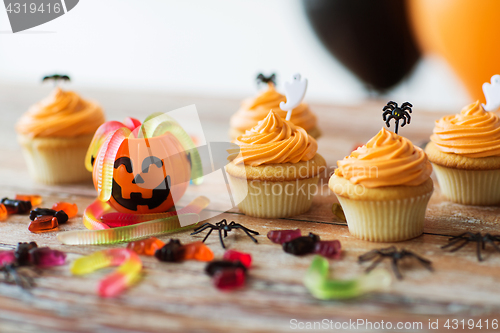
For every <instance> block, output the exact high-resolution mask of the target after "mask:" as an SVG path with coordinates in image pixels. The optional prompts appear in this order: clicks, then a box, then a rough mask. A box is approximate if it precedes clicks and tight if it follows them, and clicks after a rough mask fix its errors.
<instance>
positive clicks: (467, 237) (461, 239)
mask: <svg viewBox="0 0 500 333" xmlns="http://www.w3.org/2000/svg"><path fill="white" fill-rule="evenodd" d="M448 242H449V243H448V244H446V245H443V246H441V248H442V249H445V248H447V247H450V246H453V245H456V246H455V247H454V248H453V249H451V250H450V252H455V251H458V250H460V249H461V248H462V247H464V246H465V245H467V244H468V243H469V242H476V243H477V249H476V253H477V260H478V261H483V260H484V259H483V257H481V249H483V250H484V248H485V246H486V243H490V244H491V245H493V247H494V248H495V250H497V251H498V252H500V247H498V245H497V244H495V242H500V235H490V234H486V235H484V236H483V235H482V234H481V233H480V232H478V233H475V234H474V233H472V232H464V233H463V234H460V235H458V236H453V237H450V238H449V239H448Z"/></svg>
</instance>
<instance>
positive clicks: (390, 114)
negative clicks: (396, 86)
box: [382, 101, 413, 134]
mask: <svg viewBox="0 0 500 333" xmlns="http://www.w3.org/2000/svg"><path fill="white" fill-rule="evenodd" d="M412 107H413V105H411V104H410V103H408V102H404V103H403V104H402V105H401V107H398V103H396V102H393V101H390V102H388V103H387V105H386V106H384V108H383V109H382V111H384V113H383V114H382V115H383V117H384V121H385V124H386V125H387V127H391V125H390V124H389V121H390V120H391V119H393V118H394V119H395V124H396V128H395V130H394V133H396V134H398V129H399V121H400V120H401V119H402V120H403V123H402V124H401V127H404V125H406V123H407V122H408V124H409V123H410V120H411V116H410V113H411V108H412ZM408 112H409V113H408Z"/></svg>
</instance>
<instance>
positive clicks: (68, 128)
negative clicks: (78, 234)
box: [16, 74, 105, 184]
mask: <svg viewBox="0 0 500 333" xmlns="http://www.w3.org/2000/svg"><path fill="white" fill-rule="evenodd" d="M48 80H53V81H54V82H56V84H57V83H58V82H60V81H69V80H70V78H69V77H68V76H67V75H59V74H55V75H51V76H46V77H44V78H43V81H48ZM104 121H105V118H104V113H103V111H102V109H101V107H100V106H99V105H98V104H97V103H95V102H92V101H88V100H85V99H83V98H82V97H81V96H80V95H79V94H77V93H76V92H74V91H66V90H63V89H61V88H60V87H59V86H56V87H55V89H54V90H53V92H52V93H51V94H50V96H49V97H47V98H45V99H44V100H42V101H40V102H38V103H36V104H35V105H33V106H31V108H30V109H29V110H28V112H26V113H25V114H24V115H23V116H22V117H21V119H19V121H18V123H17V125H16V131H17V133H18V141H19V143H20V145H21V147H22V149H23V154H24V157H25V160H26V163H27V164H28V171H29V173H30V175H31V177H32V178H34V179H35V180H36V181H39V182H41V183H45V184H61V183H75V182H81V181H85V180H90V178H91V177H90V174H89V173H88V172H87V171H86V170H85V166H84V159H85V153H86V151H87V148H88V146H89V144H90V142H91V140H92V137H93V135H94V132H95V131H96V129H97V128H98V127H99V126H100V125H101V124H102V123H104Z"/></svg>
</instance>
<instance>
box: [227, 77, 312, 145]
mask: <svg viewBox="0 0 500 333" xmlns="http://www.w3.org/2000/svg"><path fill="white" fill-rule="evenodd" d="M281 102H286V97H285V95H282V94H280V93H279V92H277V91H276V89H275V87H274V83H272V82H269V83H268V84H267V90H265V91H263V92H262V93H261V94H260V95H258V96H257V97H255V98H250V99H246V100H244V101H243V103H242V104H241V107H240V109H239V110H238V111H237V112H236V113H235V114H234V115H233V116H232V117H231V120H230V126H231V129H230V130H229V136H230V137H231V140H234V139H236V138H237V137H239V136H240V135H242V134H244V133H245V131H247V130H249V129H251V128H252V127H254V126H256V125H257V123H258V122H259V121H260V120H262V119H264V118H265V117H266V116H267V114H268V113H269V110H273V111H275V112H276V113H277V114H278V115H279V116H280V117H281V118H283V119H284V118H286V111H283V110H281V109H280V103H281ZM290 121H291V122H292V123H293V124H295V125H297V126H300V127H302V128H303V129H305V130H306V132H307V133H308V134H309V135H310V136H312V137H313V138H315V139H317V138H318V137H319V136H320V135H321V132H320V130H319V129H318V127H317V119H316V116H315V115H314V114H313V113H312V112H311V110H310V109H309V106H308V105H307V104H305V103H301V104H300V105H299V106H298V107H296V108H295V109H293V113H292V117H291V119H290Z"/></svg>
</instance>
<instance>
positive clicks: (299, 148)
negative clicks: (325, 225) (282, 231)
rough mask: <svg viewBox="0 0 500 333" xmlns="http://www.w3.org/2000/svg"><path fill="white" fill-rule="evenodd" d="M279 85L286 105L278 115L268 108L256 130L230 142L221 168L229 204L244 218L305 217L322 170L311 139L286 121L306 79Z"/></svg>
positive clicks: (321, 158)
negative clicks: (225, 176) (231, 148)
mask: <svg viewBox="0 0 500 333" xmlns="http://www.w3.org/2000/svg"><path fill="white" fill-rule="evenodd" d="M285 87H286V93H287V96H286V100H287V102H286V103H284V102H282V103H281V105H280V107H281V108H282V111H281V112H280V113H278V112H277V111H275V110H273V109H271V110H268V113H267V116H266V117H264V118H263V119H262V120H261V121H259V122H258V124H257V125H256V126H254V127H253V128H252V129H250V130H248V131H246V133H245V134H243V135H240V136H239V137H238V138H237V139H236V140H234V141H233V143H235V144H236V145H238V146H239V150H238V151H237V152H236V153H234V154H232V155H231V156H230V159H231V160H232V161H231V162H230V163H229V164H227V165H226V172H227V174H228V175H229V177H228V178H229V183H230V185H231V191H232V193H233V197H234V199H235V202H236V203H237V205H238V208H239V209H240V210H241V211H242V212H243V213H245V214H246V215H249V216H255V217H261V218H282V217H289V216H294V215H299V214H302V213H305V212H306V211H308V210H309V208H310V207H311V202H312V198H313V190H314V189H316V187H317V184H318V180H319V174H320V173H321V172H322V171H323V170H324V168H325V167H326V162H325V160H324V159H323V157H322V156H321V155H319V154H317V153H316V152H317V149H318V144H317V142H316V140H315V139H314V138H313V137H312V136H311V135H309V134H307V132H306V131H305V129H303V128H302V127H299V126H296V125H294V124H293V123H292V122H291V121H290V120H289V119H291V117H293V115H292V112H294V111H293V110H295V108H296V107H297V105H300V103H301V100H302V98H303V97H304V94H305V92H306V89H307V80H306V79H301V77H300V75H299V74H296V75H294V77H293V81H292V82H291V83H289V84H288V83H287V84H286V85H285ZM282 113H284V114H285V116H286V117H285V119H283V117H282Z"/></svg>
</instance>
